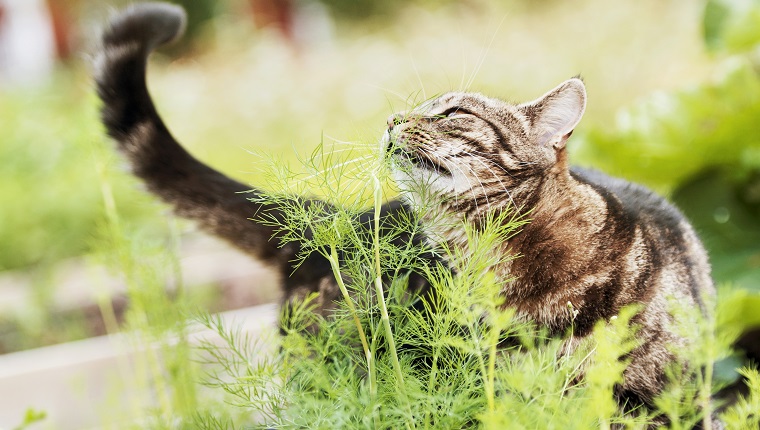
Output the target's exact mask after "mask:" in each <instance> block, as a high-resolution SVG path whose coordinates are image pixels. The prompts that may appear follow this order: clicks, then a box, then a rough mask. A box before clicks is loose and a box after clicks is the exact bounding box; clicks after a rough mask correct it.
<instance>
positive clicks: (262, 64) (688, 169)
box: [0, 0, 760, 413]
mask: <svg viewBox="0 0 760 430" xmlns="http://www.w3.org/2000/svg"><path fill="white" fill-rule="evenodd" d="M178 3H181V4H184V6H185V7H186V8H187V10H188V13H189V16H190V22H189V24H190V25H189V31H188V34H187V36H186V37H185V38H184V39H183V40H182V41H181V43H179V44H178V45H175V46H173V47H171V48H169V49H166V50H163V51H161V52H160V53H157V54H155V55H154V57H153V61H152V62H151V67H150V71H149V86H150V88H151V91H152V93H153V95H154V97H155V100H156V103H157V105H158V108H159V111H160V112H161V114H162V116H163V117H164V119H165V121H166V122H167V124H168V125H169V128H170V129H171V130H172V131H173V132H174V134H175V135H176V137H177V138H178V140H179V141H180V142H182V143H183V144H184V145H185V146H186V147H187V148H188V149H189V150H190V151H191V152H192V153H193V154H194V155H196V156H197V157H198V158H200V159H201V160H204V161H205V162H207V163H209V164H211V165H212V166H214V167H216V168H218V169H220V170H222V171H224V172H226V173H228V174H230V175H231V176H233V177H235V178H238V179H240V180H242V181H244V182H246V183H250V184H252V185H255V186H259V187H263V188H267V186H268V184H267V182H266V181H267V179H266V176H265V175H263V173H262V170H261V168H260V161H261V160H260V159H261V157H260V155H257V154H261V153H266V154H271V155H273V156H274V157H277V158H280V159H282V160H283V161H284V162H286V163H289V164H290V165H291V167H292V168H293V169H295V170H298V169H299V165H298V156H297V154H299V153H300V154H308V153H309V152H310V151H311V150H312V149H313V148H315V147H316V146H317V145H319V144H320V143H324V144H326V145H328V146H330V145H332V146H335V147H337V148H341V147H345V146H346V145H351V143H352V142H355V143H357V144H359V145H358V147H361V144H364V147H365V148H371V147H372V144H373V143H374V142H376V141H377V140H378V139H379V137H380V135H381V133H382V131H383V129H384V127H385V118H386V117H387V116H388V115H389V114H391V113H392V112H394V111H398V110H403V109H405V108H406V107H407V106H408V105H409V104H412V103H415V102H418V101H420V100H423V99H425V98H428V97H432V96H434V95H436V94H440V93H442V92H445V91H449V90H466V91H479V92H482V93H484V94H487V95H489V96H494V97H500V98H504V99H507V100H512V101H528V100H531V99H533V98H536V97H538V96H540V95H541V94H543V93H544V92H545V91H547V90H549V89H551V88H553V87H554V86H555V85H557V84H558V83H560V82H561V81H563V80H565V79H567V78H570V77H573V76H576V75H581V76H582V77H583V78H584V80H585V82H586V85H587V89H588V109H587V112H586V115H585V118H584V119H583V121H582V123H581V125H580V126H579V127H578V129H577V130H576V132H575V133H574V134H573V137H572V139H571V140H570V142H569V145H568V146H569V150H570V153H571V161H572V162H573V163H574V164H578V165H584V166H591V167H594V168H597V169H600V170H603V171H605V172H607V173H609V174H612V175H616V176H621V177H624V178H627V179H630V180H633V181H637V182H640V183H643V184H645V185H647V186H649V187H651V188H653V189H654V190H656V191H657V192H659V193H662V194H664V195H666V196H668V197H669V198H670V199H671V200H673V201H675V202H676V203H677V204H678V205H679V207H681V208H682V210H683V211H684V212H685V213H686V215H687V216H688V217H689V218H690V219H691V220H692V222H693V223H694V225H695V227H696V229H697V231H698V232H699V234H700V236H701V237H702V238H703V240H704V242H705V245H706V246H707V248H708V250H709V252H710V257H711V260H712V263H713V267H714V277H715V280H716V282H717V283H718V284H719V285H720V286H721V289H722V291H724V292H725V291H736V290H739V289H741V290H746V291H748V292H749V293H748V294H756V293H760V1H755V0H708V1H705V0H688V1H683V0H635V1H634V0H625V1H616V2H610V1H606V0H577V1H573V2H566V1H560V0H540V1H531V0H504V1H492V0H464V1H454V0H443V1H433V0H220V1H213V0H186V1H178ZM125 4H126V2H124V1H119V0H113V1H95V0H47V1H45V0H0V309H2V312H0V353H10V352H13V351H18V350H23V349H30V348H35V347H39V346H43V345H50V344H55V343H62V342H68V341H71V340H76V339H81V338H85V337H88V336H93V335H98V334H103V333H104V332H105V331H107V328H106V325H107V324H105V323H103V321H102V317H101V315H100V312H99V309H102V308H98V307H96V306H94V305H93V303H95V299H93V298H92V297H94V296H95V295H97V294H100V293H102V292H103V291H102V288H101V289H100V290H98V291H100V293H96V292H95V290H96V288H94V287H93V289H92V291H90V290H87V288H88V287H87V285H89V281H88V280H89V279H91V278H90V277H88V276H89V275H88V274H89V273H91V271H92V269H91V268H92V266H93V265H96V263H93V262H92V259H91V256H92V255H93V254H97V253H99V252H101V251H102V249H103V246H104V244H103V241H102V240H100V238H101V236H102V230H103V226H104V225H105V224H107V222H106V219H107V212H106V209H105V208H106V203H105V201H106V200H107V197H106V198H105V200H104V196H109V195H113V197H114V203H115V207H116V208H117V210H118V214H119V217H120V220H121V222H122V223H123V224H124V225H127V226H128V230H129V232H130V235H133V236H134V237H139V238H143V239H144V240H145V241H150V242H151V243H155V244H158V246H159V247H161V246H169V245H167V244H170V245H171V246H175V245H174V244H175V243H176V242H177V238H179V239H180V241H185V242H189V243H195V242H194V241H195V240H196V239H194V238H196V237H197V233H196V232H195V231H194V229H193V227H192V225H190V224H187V223H184V222H182V221H177V220H174V219H172V218H171V216H170V215H169V214H168V211H167V210H166V208H165V207H163V206H162V205H160V204H159V203H157V202H156V201H155V200H154V199H153V198H152V197H150V196H148V195H147V194H146V193H145V192H144V191H143V190H142V188H141V187H140V185H139V184H138V183H137V181H135V180H134V179H133V178H131V177H130V176H129V174H128V173H127V171H126V168H125V166H124V163H123V162H121V161H120V159H119V157H118V156H117V155H116V154H115V152H114V151H113V145H112V143H111V142H109V141H108V140H107V139H105V138H104V136H103V130H102V127H101V125H100V124H99V122H98V101H97V100H96V97H95V95H94V90H93V85H92V82H91V80H90V77H89V64H88V56H89V53H91V52H93V50H94V48H95V47H96V44H97V35H98V32H99V29H100V28H102V26H103V25H104V23H105V22H106V21H107V19H108V17H109V16H110V15H111V14H112V13H113V12H114V11H115V10H117V9H118V8H120V7H122V6H124V5H125ZM104 184H107V188H108V190H106V191H107V192H105V193H104ZM109 190H110V191H109ZM319 192H320V191H319V190H314V193H315V194H319ZM203 243H205V242H201V245H198V246H196V247H195V248H193V249H196V250H197V249H198V248H201V249H202V248H203ZM213 246H217V245H213ZM180 248H181V250H180V252H181V253H190V254H192V253H193V252H196V253H197V252H201V251H193V250H186V249H185V247H182V246H180ZM189 248H192V247H189ZM225 252H226V251H225ZM182 255H185V254H182ZM82 261H84V262H85V263H82ZM225 261H226V264H228V265H229V266H233V265H234V264H233V263H234V261H236V260H231V259H223V260H222V261H221V262H220V263H219V265H221V266H222V267H223V266H224V264H225ZM208 270H209V271H210V272H213V273H211V274H210V275H208V276H205V275H203V274H199V275H198V277H200V278H203V279H204V280H203V282H201V283H202V284H203V286H202V287H199V288H198V289H197V291H198V292H197V294H196V295H195V296H194V297H195V298H194V300H196V302H197V304H198V305H199V306H201V307H203V308H206V309H211V310H223V309H230V308H234V307H240V306H243V305H250V304H255V303H258V302H262V301H271V300H275V299H276V295H277V294H276V291H275V284H276V279H273V278H271V277H267V278H266V281H260V280H258V281H257V280H256V279H254V280H253V282H248V283H244V285H243V286H242V287H241V286H239V285H238V286H235V288H232V287H230V286H229V285H227V286H225V284H224V282H222V281H220V279H221V278H224V276H226V274H227V273H228V272H229V271H233V270H234V268H233V267H227V268H224V267H223V268H222V269H219V267H216V268H209V269H208ZM219 270H221V274H220V275H218V276H217V273H219ZM257 273H258V272H257ZM262 276H264V275H262ZM72 278H73V279H77V278H81V279H82V280H83V281H82V282H80V283H76V282H74V283H75V284H77V285H80V284H81V285H85V287H84V290H85V293H84V294H80V293H72V292H70V291H68V290H67V289H66V288H68V287H67V286H69V285H70V284H71V283H72V282H70V280H71V279H72ZM61 279H65V280H66V282H63V281H61ZM249 281H250V279H249ZM106 285H107V287H106V294H107V295H108V296H109V297H111V299H112V301H113V303H114V305H113V306H114V307H113V308H114V309H116V310H117V314H118V313H119V312H121V311H120V310H124V309H127V308H128V307H129V298H128V297H126V296H125V295H124V294H123V292H121V290H119V289H118V287H114V289H113V291H110V290H108V288H110V287H108V285H111V284H108V283H106ZM235 285H237V284H235ZM251 285H257V288H258V289H260V290H261V291H256V292H253V293H252V292H251V291H247V290H246V288H247V289H249V290H250V289H252V287H251ZM79 288H80V289H81V288H82V287H79ZM99 288H100V287H99ZM241 288H242V292H241ZM232 290H234V291H232ZM231 291H232V292H231ZM235 291H236V292H235ZM722 294H723V293H722ZM72 297H77V299H76V300H73V299H72ZM747 297H748V298H747V299H746V300H742V301H740V302H737V306H736V309H735V312H736V315H735V316H734V317H735V318H736V319H737V320H742V321H748V323H747V324H753V323H756V324H760V320H758V318H759V317H758V315H760V305H757V303H758V300H755V301H752V300H751V297H753V296H751V295H750V296H747ZM72 300H73V301H72ZM62 303H64V304H62ZM753 306H754V307H753ZM116 316H117V317H118V315H116ZM753 318H754V319H753ZM117 319H118V318H117ZM753 321H754V322H753ZM19 413H21V412H19Z"/></svg>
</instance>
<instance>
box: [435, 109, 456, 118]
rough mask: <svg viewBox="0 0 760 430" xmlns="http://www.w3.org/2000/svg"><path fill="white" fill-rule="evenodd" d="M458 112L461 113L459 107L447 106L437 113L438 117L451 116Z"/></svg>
mask: <svg viewBox="0 0 760 430" xmlns="http://www.w3.org/2000/svg"><path fill="white" fill-rule="evenodd" d="M459 113H461V111H460V109H459V108H449V109H446V110H445V111H443V112H442V113H441V114H440V115H438V118H451V117H453V116H456V115H457V114H459Z"/></svg>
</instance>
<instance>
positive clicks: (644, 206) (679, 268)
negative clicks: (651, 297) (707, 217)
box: [571, 167, 713, 302]
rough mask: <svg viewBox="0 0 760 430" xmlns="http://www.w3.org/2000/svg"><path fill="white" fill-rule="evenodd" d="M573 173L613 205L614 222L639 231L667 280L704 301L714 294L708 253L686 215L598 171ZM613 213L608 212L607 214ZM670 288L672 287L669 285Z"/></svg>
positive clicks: (653, 195) (574, 170)
mask: <svg viewBox="0 0 760 430" xmlns="http://www.w3.org/2000/svg"><path fill="white" fill-rule="evenodd" d="M571 175H572V176H573V178H574V179H576V180H577V181H579V182H581V183H585V184H587V185H589V186H591V187H593V188H594V189H595V190H596V191H597V192H598V193H599V194H600V195H601V196H602V197H603V198H604V199H605V200H606V201H607V205H608V207H609V208H612V209H613V210H611V212H612V213H613V215H612V217H614V218H615V220H614V222H618V223H624V224H627V225H628V227H629V228H630V229H632V230H638V231H640V232H641V233H640V234H641V237H642V238H643V240H644V241H645V242H646V243H647V244H648V246H646V248H647V250H648V252H649V253H651V254H653V255H652V257H653V260H654V261H653V263H655V266H659V268H660V270H662V272H663V277H664V278H665V282H668V283H670V284H673V285H668V287H679V286H680V287H681V291H680V292H681V293H686V295H688V296H692V297H693V298H694V299H695V300H697V301H698V302H701V299H702V296H704V295H705V294H712V293H713V283H712V278H711V276H710V265H709V262H708V257H707V252H706V251H705V249H704V247H703V246H702V243H701V241H700V240H699V238H698V236H697V234H696V232H695V231H694V229H693V227H692V226H691V224H690V223H689V221H688V220H687V219H686V217H684V215H683V214H682V213H681V212H680V211H679V210H678V209H677V208H676V207H675V206H674V205H673V204H671V203H670V202H668V201H667V200H666V199H665V198H663V197H661V196H659V195H657V194H656V193H654V192H653V191H651V190H650V189H648V188H646V187H644V186H642V185H639V184H635V183H632V182H628V181H626V180H624V179H620V178H615V177H611V176H608V175H606V174H604V173H601V172H599V171H596V170H590V169H584V168H578V167H573V168H571ZM609 216H610V214H609V213H608V217H609ZM670 278H672V281H670ZM668 289H669V288H668Z"/></svg>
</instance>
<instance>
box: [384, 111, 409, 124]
mask: <svg viewBox="0 0 760 430" xmlns="http://www.w3.org/2000/svg"><path fill="white" fill-rule="evenodd" d="M405 122H406V112H399V113H394V114H393V115H391V116H389V117H388V128H393V127H395V126H397V125H400V124H403V123H405Z"/></svg>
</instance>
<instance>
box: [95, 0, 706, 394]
mask: <svg viewBox="0 0 760 430" xmlns="http://www.w3.org/2000/svg"><path fill="white" fill-rule="evenodd" d="M184 22H185V15H184V11H183V10H182V9H181V8H180V7H177V6H173V5H167V4H162V3H142V4H138V5H135V6H132V7H130V8H127V9H126V10H125V11H123V12H121V13H120V14H118V15H116V16H115V17H114V18H113V19H112V20H111V22H110V25H109V26H108V28H107V29H106V30H105V32H104V34H103V36H102V46H101V48H100V49H99V52H98V54H97V56H96V58H95V73H94V78H95V82H96V85H97V92H98V95H99V96H100V98H101V100H102V120H103V123H104V125H105V127H106V130H107V132H108V135H109V136H110V137H111V138H113V139H114V140H115V141H116V142H117V144H118V147H119V149H120V150H121V152H122V153H123V154H124V155H125V156H126V158H127V159H128V160H129V162H130V164H131V167H132V171H133V172H134V174H135V175H136V176H138V177H139V178H141V179H142V180H143V181H144V183H145V184H146V186H147V188H148V189H149V190H150V191H151V192H153V193H154V194H156V195H157V196H159V197H160V198H161V199H163V200H164V201H165V202H167V203H169V204H170V205H172V206H173V208H174V210H175V212H176V213H177V214H178V215H179V216H182V217H185V218H189V219H191V220H195V221H196V222H197V223H198V224H199V226H200V227H201V228H202V229H204V230H206V231H207V232H209V233H211V234H214V235H216V236H219V237H221V238H223V239H225V240H227V241H228V242H230V243H231V244H233V245H234V246H236V247H238V248H239V249H241V250H242V251H244V252H246V253H248V254H249V255H251V256H252V257H253V258H256V259H258V260H261V261H263V262H265V263H267V264H269V265H271V266H273V267H275V268H277V270H279V271H280V273H281V274H282V276H283V289H284V292H285V301H286V302H287V301H291V300H297V299H299V298H304V297H305V296H306V295H308V294H310V293H312V292H318V293H319V295H318V307H317V311H318V312H321V313H323V314H325V315H327V314H329V312H330V310H331V309H332V308H333V306H334V305H333V304H334V302H335V301H336V300H339V298H340V293H339V291H338V288H337V285H336V282H335V279H334V277H333V274H332V271H331V268H330V265H329V264H328V262H327V260H326V259H325V258H324V257H322V256H321V255H318V254H317V253H313V254H312V255H310V256H308V257H307V258H306V259H305V260H304V261H303V263H302V264H301V265H300V266H298V267H293V261H295V260H296V258H295V257H296V256H297V255H298V253H299V250H300V247H299V243H297V242H289V243H287V244H285V245H284V246H280V243H279V237H278V231H277V230H276V228H275V227H272V226H271V225H268V224H266V223H257V222H253V221H251V220H250V218H251V217H252V216H253V215H254V214H256V213H261V212H266V213H268V214H274V216H277V214H278V209H277V207H275V206H273V205H267V204H257V203H252V202H251V201H249V198H250V197H251V194H250V193H244V194H241V193H240V192H241V191H248V190H250V187H249V186H246V185H244V184H242V183H240V182H237V181H235V180H233V179H230V178H229V177H227V176H225V175H223V174H222V173H220V172H218V171H216V170H214V169H212V168H210V167H209V166H207V165H205V164H203V163H201V162H200V161H198V160H196V159H195V158H194V157H193V156H192V155H190V154H189V153H188V152H187V151H186V150H184V149H183V148H182V147H181V146H180V144H179V143H178V142H177V141H176V140H175V139H174V138H173V137H172V135H171V133H170V132H169V130H168V129H167V127H166V126H165V125H164V123H163V121H162V120H161V118H160V116H159V115H158V113H157V111H156V108H155V107H154V105H153V102H152V100H151V97H150V95H149V93H148V90H147V87H146V82H145V78H146V77H145V70H146V66H147V59H148V56H149V54H150V53H151V52H152V51H153V50H154V49H156V48H157V47H159V46H161V45H163V44H166V43H169V42H171V41H173V40H174V39H176V38H178V37H179V36H180V35H181V34H182V32H183V26H184ZM585 107H586V90H585V86H584V83H583V81H582V80H581V79H579V78H572V79H569V80H567V81H565V82H563V83H561V84H560V85H558V86H557V87H556V88H554V89H552V90H551V91H549V92H547V93H546V94H544V95H543V96H541V97H539V98H538V99H536V100H534V101H532V102H528V103H523V104H511V103H507V102H504V101H501V100H498V99H494V98H489V97H486V96H483V95H481V94H476V93H465V92H453V93H448V94H444V95H442V96H440V97H438V98H436V99H434V100H431V101H429V102H427V103H424V104H422V105H420V106H418V107H416V108H414V109H412V110H411V111H409V112H405V113H398V114H394V115H392V116H391V117H390V118H389V119H388V124H387V125H388V127H387V130H386V132H385V133H384V136H383V138H382V142H383V144H384V145H386V147H387V148H388V154H389V157H390V158H391V159H392V160H393V165H394V166H395V167H394V172H395V173H394V174H395V176H396V179H397V182H398V184H399V188H400V189H401V197H400V200H398V201H392V202H388V203H386V204H384V205H383V206H382V208H381V217H382V219H388V218H389V217H393V216H395V215H398V214H406V215H411V216H415V217H417V218H416V219H417V220H418V221H419V223H420V225H421V226H422V228H423V231H424V235H412V234H411V233H409V234H407V235H401V236H399V237H397V238H395V239H394V240H395V241H397V242H399V243H403V242H404V241H412V242H415V243H420V244H421V243H423V242H424V243H425V244H431V245H433V246H435V245H436V244H437V245H441V244H447V245H451V246H458V247H462V248H464V249H466V247H467V243H466V240H465V237H466V236H465V233H464V230H463V227H462V224H461V223H462V222H467V223H474V224H477V223H479V222H482V220H483V218H484V217H485V216H486V214H487V213H489V212H490V213H493V212H494V211H496V212H498V211H501V210H508V209H509V208H519V209H521V210H523V211H525V212H526V213H527V214H528V216H529V218H530V222H529V223H528V224H527V225H525V226H524V227H523V228H522V229H521V231H520V232H519V233H517V234H515V235H514V236H513V237H511V238H510V239H509V240H508V241H506V242H505V243H503V245H502V247H501V248H500V249H497V250H495V251H496V252H500V253H511V254H517V255H520V258H515V259H508V260H507V261H505V262H504V263H501V264H498V265H497V266H495V267H493V268H492V270H493V272H494V273H495V274H497V276H500V277H501V279H504V280H507V279H510V280H509V281H508V282H506V281H505V283H504V287H503V291H502V292H503V296H504V298H505V305H506V306H512V307H514V308H516V310H517V311H518V313H519V314H520V315H522V316H523V317H525V318H528V319H530V320H532V321H535V322H536V323H538V324H539V325H540V326H543V327H545V328H547V329H548V330H549V332H550V333H551V334H554V335H563V334H565V333H567V332H568V330H572V333H573V336H572V338H571V341H569V342H570V343H569V344H568V346H567V347H568V348H569V349H572V348H573V347H574V344H572V342H573V340H572V339H575V341H578V340H580V339H583V338H584V337H585V336H587V335H588V334H589V333H590V331H591V330H592V328H593V326H594V324H595V323H596V322H597V321H599V320H609V319H611V318H614V317H615V316H616V315H617V313H618V312H619V311H620V310H621V308H623V307H624V306H627V305H630V304H637V305H639V306H640V309H641V311H640V313H639V314H638V315H637V316H636V317H635V319H634V322H635V323H636V324H638V325H640V327H641V328H640V329H639V331H638V332H637V337H638V340H639V342H640V345H639V346H638V347H636V348H635V349H634V350H633V352H632V353H631V354H630V357H629V364H628V367H627V369H626V371H625V374H624V376H625V378H624V382H623V383H622V384H621V385H620V386H619V387H618V388H617V392H616V394H617V396H618V399H619V401H620V402H621V404H622V403H627V404H630V405H652V400H653V399H654V397H655V396H656V395H657V394H658V393H659V392H661V390H662V389H663V386H664V383H665V376H664V372H665V366H667V364H668V363H670V362H672V360H673V355H672V354H671V352H670V350H669V348H671V347H673V346H678V345H683V344H684V342H686V340H685V339H684V338H682V337H681V336H680V335H678V334H676V331H677V330H674V329H673V327H671V326H677V325H678V324H679V322H680V321H678V320H674V317H673V315H672V314H671V313H670V312H669V309H670V308H669V300H672V299H675V300H677V301H678V302H680V303H681V304H682V305H685V306H689V307H693V308H698V309H701V310H702V312H703V313H709V312H710V309H708V307H707V305H706V304H705V303H704V302H703V300H704V299H705V298H710V297H712V296H713V295H714V287H713V283H712V280H711V277H710V265H709V263H708V259H707V255H706V252H705V250H704V249H703V247H702V245H701V243H700V241H699V239H698V238H697V236H696V234H695V232H694V231H693V229H692V228H691V226H690V225H689V223H688V222H687V221H686V220H685V218H684V217H683V216H682V215H681V214H680V213H679V211H678V210H677V209H675V208H674V207H673V206H671V205H670V204H669V203H667V202H666V201H665V200H664V199H662V198H661V197H658V196H657V195H655V194H654V193H652V192H651V191H649V190H647V189H645V188H644V187H642V186H639V185H636V184H632V183H629V182H626V181H624V180H621V179H615V178H611V177H608V176H606V175H604V174H602V173H599V172H595V171H591V170H584V169H580V168H575V167H569V165H568V156H567V150H566V144H567V142H568V139H569V137H570V135H571V134H572V132H573V130H574V129H575V127H576V126H577V125H578V123H579V122H580V120H581V117H582V116H583V113H584V111H585ZM420 184H424V186H420ZM252 192H253V193H256V191H255V190H254V191H252ZM294 198H301V197H294ZM304 201H305V202H306V204H310V203H311V202H315V201H309V200H304ZM326 207H327V208H329V206H326ZM372 219H373V214H372V212H367V213H366V214H364V215H362V216H361V217H360V222H362V223H370V222H371V221H372ZM307 235H308V232H307ZM437 255H438V254H436V253H428V254H423V255H422V256H421V257H420V258H423V259H427V260H429V261H426V264H443V265H446V264H447V261H446V259H441V258H440V257H438V256H437ZM409 284H410V286H409V289H410V292H412V293H415V294H420V295H425V294H429V293H430V285H429V283H428V281H427V280H426V279H425V278H424V276H423V275H422V274H419V273H411V274H410V282H409ZM569 306H570V307H571V309H570V311H569V310H568V307H569Z"/></svg>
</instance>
